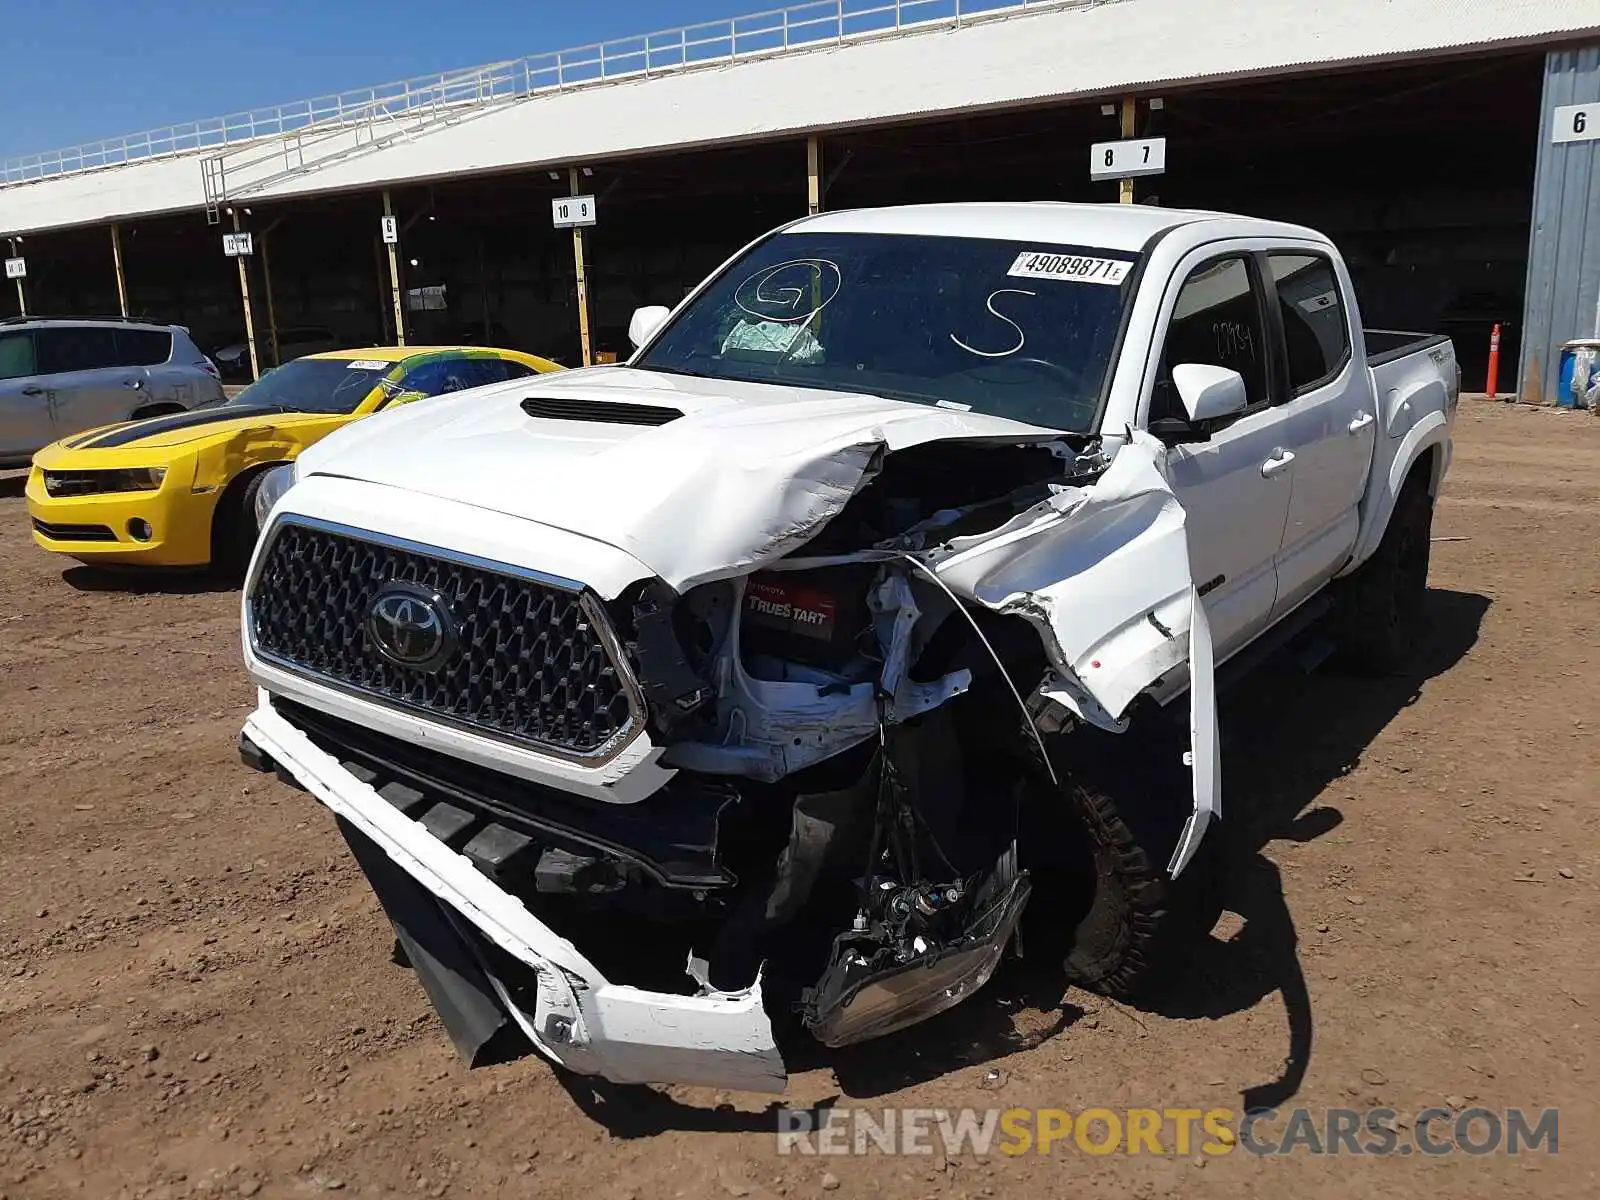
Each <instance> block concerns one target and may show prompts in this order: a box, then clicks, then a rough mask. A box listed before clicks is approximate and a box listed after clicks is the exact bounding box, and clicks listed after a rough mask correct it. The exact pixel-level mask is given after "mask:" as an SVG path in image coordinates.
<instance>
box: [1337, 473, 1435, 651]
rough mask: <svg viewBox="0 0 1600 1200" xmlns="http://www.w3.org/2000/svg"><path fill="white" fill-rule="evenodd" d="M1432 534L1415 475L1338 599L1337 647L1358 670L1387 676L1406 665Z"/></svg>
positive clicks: (1429, 510) (1429, 504) (1428, 507)
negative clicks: (1380, 536)
mask: <svg viewBox="0 0 1600 1200" xmlns="http://www.w3.org/2000/svg"><path fill="white" fill-rule="evenodd" d="M1432 536H1433V499H1432V498H1431V497H1430V496H1429V495H1428V488H1427V484H1426V482H1425V481H1424V479H1423V477H1422V475H1421V474H1416V475H1413V476H1411V477H1410V478H1409V479H1407V480H1406V483H1405V486H1404V488H1402V489H1401V492H1400V497H1399V499H1398V500H1397V501H1396V502H1395V508H1394V512H1393V514H1391V515H1390V517H1389V527H1388V528H1387V529H1385V530H1384V531H1383V540H1382V541H1380V542H1379V543H1378V549H1377V550H1376V551H1375V552H1374V553H1373V555H1372V557H1371V558H1369V559H1368V560H1367V561H1366V562H1364V563H1362V564H1361V566H1360V567H1358V568H1357V569H1356V570H1355V572H1354V573H1353V574H1352V575H1351V576H1350V577H1349V578H1348V579H1347V580H1345V581H1344V587H1343V589H1342V592H1341V594H1340V595H1339V597H1338V603H1339V611H1340V618H1339V643H1340V649H1341V651H1342V652H1343V656H1344V658H1345V659H1346V661H1347V662H1349V664H1350V665H1351V666H1353V667H1355V668H1356V669H1357V670H1361V671H1365V672H1369V673H1371V674H1378V675H1388V674H1393V673H1394V672H1396V671H1398V670H1400V669H1401V668H1402V667H1404V666H1405V664H1406V661H1407V659H1408V658H1409V657H1410V654H1411V651H1412V649H1413V647H1414V646H1415V645H1416V640H1417V635H1418V633H1419V632H1420V630H1421V625H1422V605H1423V598H1424V596H1425V595H1426V594H1427V590H1428V553H1429V547H1430V545H1431V542H1432Z"/></svg>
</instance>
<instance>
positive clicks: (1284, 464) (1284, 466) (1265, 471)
mask: <svg viewBox="0 0 1600 1200" xmlns="http://www.w3.org/2000/svg"><path fill="white" fill-rule="evenodd" d="M1293 461H1294V454H1293V452H1291V451H1289V450H1285V449H1284V448H1283V447H1282V446H1279V447H1278V448H1277V449H1276V450H1274V451H1273V452H1272V457H1271V458H1269V459H1267V461H1266V462H1264V463H1262V464H1261V478H1263V479H1271V478H1272V477H1273V476H1274V475H1276V474H1277V473H1278V472H1279V471H1286V470H1288V469H1289V464H1290V463H1292V462H1293Z"/></svg>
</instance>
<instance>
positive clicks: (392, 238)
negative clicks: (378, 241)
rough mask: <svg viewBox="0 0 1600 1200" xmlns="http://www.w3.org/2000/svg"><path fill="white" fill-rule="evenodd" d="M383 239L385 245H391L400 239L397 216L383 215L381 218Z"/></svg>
mask: <svg viewBox="0 0 1600 1200" xmlns="http://www.w3.org/2000/svg"><path fill="white" fill-rule="evenodd" d="M383 241H384V244H385V245H387V246H393V245H395V244H396V243H397V242H399V241H400V218H399V217H385V218H384V219H383Z"/></svg>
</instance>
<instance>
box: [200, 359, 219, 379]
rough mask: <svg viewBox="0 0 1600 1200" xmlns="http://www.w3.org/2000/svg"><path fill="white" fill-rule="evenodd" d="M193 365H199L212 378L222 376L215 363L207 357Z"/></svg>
mask: <svg viewBox="0 0 1600 1200" xmlns="http://www.w3.org/2000/svg"><path fill="white" fill-rule="evenodd" d="M195 366H197V367H199V368H200V369H201V370H202V371H204V372H205V373H206V374H207V375H209V376H211V378H213V379H221V378H222V372H221V371H219V370H217V364H216V363H214V362H212V361H211V360H210V359H209V358H204V359H201V360H200V361H199V362H197V363H195Z"/></svg>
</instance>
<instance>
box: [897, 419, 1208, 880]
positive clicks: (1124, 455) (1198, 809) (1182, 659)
mask: <svg viewBox="0 0 1600 1200" xmlns="http://www.w3.org/2000/svg"><path fill="white" fill-rule="evenodd" d="M1164 455H1165V448H1164V447H1163V446H1162V445H1161V443H1160V442H1158V441H1156V440H1155V439H1154V438H1152V437H1150V436H1149V435H1148V434H1145V433H1143V432H1135V433H1134V435H1133V440H1132V441H1131V442H1129V443H1128V444H1127V445H1126V446H1123V447H1122V448H1121V449H1120V450H1119V451H1118V452H1117V455H1116V458H1115V459H1113V460H1112V463H1111V466H1110V467H1109V468H1107V470H1106V472H1105V474H1104V475H1102V476H1101V477H1100V479H1099V480H1098V481H1097V482H1096V483H1095V484H1094V485H1092V486H1090V487H1086V488H1079V489H1070V490H1064V491H1062V492H1060V493H1058V494H1057V495H1055V496H1053V497H1052V498H1051V499H1050V500H1049V501H1046V502H1045V503H1043V504H1040V505H1037V506H1035V507H1034V508H1033V509H1030V510H1029V511H1028V512H1026V513H1023V514H1021V515H1020V516H1018V517H1017V518H1016V519H1015V520H1013V521H1012V522H1010V523H1009V524H1008V525H1006V526H1005V527H1003V528H1002V529H1000V530H995V531H991V532H989V533H987V534H981V535H976V536H973V537H968V538H958V539H956V540H954V541H953V542H951V543H949V545H948V547H947V548H946V551H945V552H944V553H942V554H934V555H930V556H928V561H929V562H930V563H931V564H932V565H933V567H934V569H935V570H936V571H937V572H938V574H939V576H940V578H942V579H943V580H944V581H945V582H946V583H948V584H949V586H950V587H951V589H952V590H954V591H956V592H957V593H959V594H961V595H963V596H966V597H968V598H970V599H972V600H975V601H976V602H978V603H979V604H982V605H984V606H985V607H987V608H990V609H993V610H994V611H995V612H1001V613H1010V614H1014V615H1017V616H1021V617H1023V618H1025V619H1026V620H1028V621H1029V622H1030V623H1032V624H1033V625H1034V627H1035V628H1037V629H1038V630H1039V633H1040V636H1041V637H1042V638H1043V639H1044V642H1045V649H1046V652H1047V654H1048V656H1049V658H1050V659H1051V663H1052V666H1053V667H1054V668H1055V671H1056V672H1057V675H1058V678H1056V679H1055V680H1053V681H1047V693H1048V694H1049V695H1051V696H1052V698H1055V699H1058V700H1059V701H1060V702H1062V703H1063V704H1065V705H1066V706H1067V707H1068V708H1070V709H1072V710H1073V711H1075V712H1077V713H1078V714H1079V715H1080V716H1083V717H1084V718H1085V719H1087V720H1090V721H1092V722H1094V723H1095V724H1099V725H1104V726H1106V727H1107V728H1111V729H1117V730H1120V729H1121V728H1123V727H1125V722H1124V721H1123V719H1122V718H1123V714H1124V712H1125V711H1126V709H1127V707H1128V705H1129V704H1130V703H1131V702H1132V701H1133V699H1134V697H1136V696H1138V695H1139V694H1140V693H1141V692H1143V691H1144V690H1145V689H1146V688H1148V687H1150V685H1151V684H1153V683H1155V682H1157V681H1158V680H1161V679H1163V678H1164V677H1165V676H1167V675H1168V674H1169V673H1171V672H1173V671H1175V670H1183V669H1184V668H1185V667H1186V666H1187V669H1188V672H1189V677H1190V685H1191V686H1190V704H1191V717H1190V734H1191V750H1190V758H1191V760H1192V765H1193V768H1194V770H1193V778H1194V814H1193V816H1192V817H1191V819H1190V821H1189V823H1188V825H1187V826H1186V828H1185V831H1184V838H1183V841H1182V842H1180V845H1179V849H1178V852H1177V853H1176V854H1174V856H1173V859H1172V864H1171V866H1172V869H1173V872H1174V873H1176V872H1177V871H1179V870H1181V869H1182V868H1183V865H1184V864H1185V863H1187V862H1188V861H1189V859H1190V857H1192V855H1193V853H1194V850H1195V847H1196V846H1197V845H1198V844H1199V840H1200V836H1201V835H1202V834H1203V833H1204V832H1205V828H1206V825H1207V824H1208V823H1209V822H1210V821H1211V819H1212V818H1213V817H1214V816H1216V815H1217V813H1218V812H1219V803H1220V801H1219V796H1220V786H1219V782H1218V766H1219V761H1218V751H1217V745H1216V731H1217V717H1216V697H1215V690H1214V679H1213V673H1214V664H1213V661H1212V647H1211V629H1210V625H1209V624H1208V623H1207V621H1206V617H1205V609H1204V606H1203V605H1202V604H1201V602H1200V599H1199V596H1198V593H1197V591H1196V588H1195V583H1194V579H1193V576H1192V573H1191V571H1190V569H1189V547H1188V539H1187V533H1186V530H1185V515H1184V511H1183V506H1182V505H1181V504H1179V503H1178V500H1177V497H1176V496H1174V495H1173V493H1172V489H1171V487H1170V486H1169V485H1168V483H1167V480H1166V478H1165V476H1164V475H1163V474H1162V471H1161V463H1162V461H1163V456H1164Z"/></svg>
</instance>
